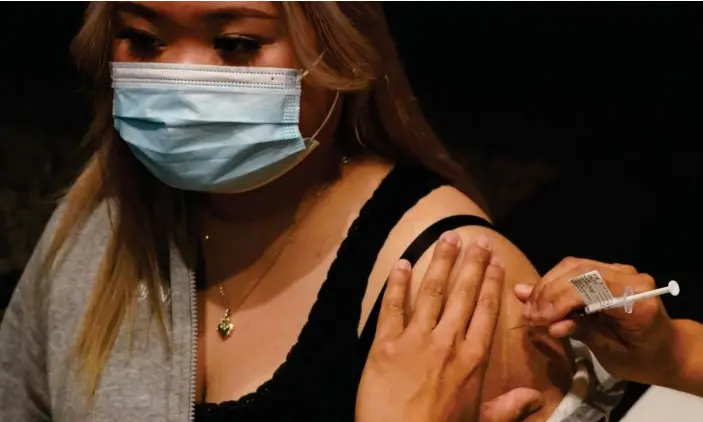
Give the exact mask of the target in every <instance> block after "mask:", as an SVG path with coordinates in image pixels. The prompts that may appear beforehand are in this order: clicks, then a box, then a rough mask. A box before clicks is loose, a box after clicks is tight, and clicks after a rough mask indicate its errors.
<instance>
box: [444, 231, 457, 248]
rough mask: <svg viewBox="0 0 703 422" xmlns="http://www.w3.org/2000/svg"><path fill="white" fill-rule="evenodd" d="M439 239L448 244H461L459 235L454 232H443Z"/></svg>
mask: <svg viewBox="0 0 703 422" xmlns="http://www.w3.org/2000/svg"><path fill="white" fill-rule="evenodd" d="M440 239H441V240H442V241H444V242H447V243H449V244H450V245H454V246H459V245H461V239H460V238H459V235H458V234H456V233H454V232H445V233H444V234H442V236H441V237H440Z"/></svg>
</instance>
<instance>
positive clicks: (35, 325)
mask: <svg viewBox="0 0 703 422" xmlns="http://www.w3.org/2000/svg"><path fill="white" fill-rule="evenodd" d="M47 232H49V230H47ZM49 241H50V236H49V235H48V234H47V233H45V234H44V235H43V236H42V239H41V240H40V241H39V244H38V245H37V247H36V248H35V251H34V254H33V255H32V258H31V259H30V261H29V263H28V264H27V266H26V267H25V270H24V273H23V275H22V277H21V279H20V281H19V284H18V285H17V288H16V289H15V291H14V293H13V295H12V299H11V300H10V304H9V306H8V308H7V310H6V311H5V315H4V317H3V320H2V324H1V325H0V420H2V421H4V422H5V421H6V422H26V421H48V420H51V412H50V397H49V388H48V381H47V371H46V353H47V344H46V342H47V333H46V318H47V303H48V294H49V292H48V290H47V289H48V286H47V284H46V283H44V281H43V279H42V278H41V274H40V273H41V266H42V261H43V259H44V251H45V250H46V245H47V243H48V242H49Z"/></svg>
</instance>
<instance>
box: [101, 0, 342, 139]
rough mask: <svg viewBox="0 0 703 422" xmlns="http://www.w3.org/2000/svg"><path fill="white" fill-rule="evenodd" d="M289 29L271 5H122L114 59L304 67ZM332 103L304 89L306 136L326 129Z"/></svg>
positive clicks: (324, 134) (327, 94)
mask: <svg viewBox="0 0 703 422" xmlns="http://www.w3.org/2000/svg"><path fill="white" fill-rule="evenodd" d="M283 28H284V25H283V17H281V16H280V15H279V13H278V10H277V9H276V7H274V5H273V4H272V3H270V2H120V3H118V5H117V16H116V22H115V37H114V39H113V50H112V51H113V57H112V60H113V61H116V62H154V63H184V64H199V65H221V66H253V67H279V68H299V66H298V64H297V60H296V57H295V54H294V52H293V49H292V47H291V44H290V40H289V38H288V37H287V36H286V34H285V32H284V29H283ZM310 30H312V29H310ZM332 100H333V95H332V94H331V93H330V92H329V91H325V90H320V89H316V88H313V87H311V86H310V85H304V87H303V96H302V100H301V112H300V130H301V132H302V134H303V136H311V135H312V134H313V133H314V132H315V131H316V130H317V129H318V128H319V127H320V125H321V124H322V122H323V120H324V118H325V116H326V115H327V113H328V112H329V109H330V107H331V106H332ZM338 108H339V105H338ZM336 111H338V110H336ZM338 114H339V113H335V115H338ZM337 121H338V116H333V118H331V119H330V121H329V122H328V123H327V124H326V125H325V128H323V130H322V132H320V134H319V135H318V139H320V140H325V139H327V138H329V137H330V136H331V134H332V133H333V131H334V128H335V127H336V125H337Z"/></svg>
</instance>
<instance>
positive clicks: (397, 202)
mask: <svg viewBox="0 0 703 422" xmlns="http://www.w3.org/2000/svg"><path fill="white" fill-rule="evenodd" d="M445 184H446V182H445V181H444V180H443V179H442V178H440V177H438V176H437V175H435V174H433V173H431V172H429V171H427V170H425V169H424V168H421V167H417V166H413V165H407V164H400V165H397V166H396V167H395V168H394V169H393V171H391V172H390V173H389V175H388V176H387V177H386V178H385V179H384V180H383V182H381V184H380V185H379V187H378V188H377V189H376V191H375V192H374V194H373V196H372V197H371V199H369V200H368V201H367V202H366V204H365V205H364V206H363V207H362V209H361V211H360V213H359V216H358V217H357V219H356V220H355V221H354V223H353V224H352V226H351V228H350V229H349V232H348V234H347V237H346V238H345V239H344V241H343V242H342V244H341V245H340V247H339V249H338V251H337V257H336V259H335V260H334V262H333V263H332V265H331V267H330V269H329V272H328V274H327V279H326V280H325V282H324V283H323V284H322V287H321V288H320V291H319V293H318V297H317V300H316V301H315V303H314V304H313V306H312V309H311V311H310V314H309V316H308V321H307V323H306V324H305V326H304V327H303V329H302V331H301V333H300V335H299V337H298V341H297V342H296V344H295V345H294V346H293V347H292V349H291V350H290V352H289V353H288V356H287V358H286V360H285V361H284V362H283V364H281V366H280V367H279V368H278V369H277V370H276V372H275V373H274V375H273V377H272V378H271V379H270V380H268V381H266V382H265V383H264V384H263V385H261V386H260V387H259V388H258V389H257V390H256V391H255V392H253V393H250V394H247V395H246V396H244V397H242V398H240V399H239V400H234V401H228V402H223V403H220V404H212V403H204V404H197V405H196V406H195V419H196V420H197V421H201V422H218V421H237V422H264V421H265V422H279V421H306V422H310V421H325V422H336V421H349V422H352V421H353V420H354V405H355V401H356V391H357V387H358V384H359V379H360V376H361V371H362V369H363V364H364V362H365V360H366V356H367V355H368V352H369V347H370V345H371V341H372V340H373V336H374V333H375V329H376V322H375V321H376V320H375V318H377V313H378V310H377V308H378V304H379V303H380V302H377V303H376V305H375V306H374V309H373V312H374V314H375V315H376V316H373V315H374V314H372V317H373V318H374V319H373V320H372V319H369V322H368V323H367V324H366V326H365V327H364V330H363V334H362V338H361V339H360V338H359V336H358V335H357V327H358V326H359V321H360V318H361V302H362V300H363V298H364V295H365V293H366V288H367V283H368V279H369V276H370V275H371V270H372V269H373V266H374V264H375V262H376V257H377V256H378V253H379V252H380V250H381V248H382V247H383V245H384V244H385V242H386V239H387V238H388V235H389V234H390V232H391V230H392V229H393V227H395V225H396V224H397V223H398V221H399V220H400V219H401V218H402V217H403V215H404V214H405V213H406V212H407V211H408V210H409V209H410V208H412V207H413V206H414V205H415V204H416V203H417V202H418V201H419V200H420V199H422V198H423V197H425V196H427V195H428V194H429V193H430V192H432V191H433V190H434V189H436V188H438V187H440V186H442V185H445ZM466 225H480V226H484V227H491V225H490V224H489V223H488V222H486V221H485V220H482V219H480V218H478V217H474V216H455V217H449V218H447V219H444V220H441V221H439V222H438V223H436V224H434V225H433V226H431V227H430V228H429V229H427V230H426V231H425V232H424V233H423V234H422V235H420V236H419V237H418V239H416V240H415V241H414V242H413V243H412V244H411V246H410V247H409V248H408V250H407V251H406V253H405V255H404V256H406V258H408V259H412V258H414V260H417V259H418V258H419V256H421V255H422V253H423V252H424V251H425V250H426V249H427V248H428V247H429V246H431V245H432V244H433V243H434V240H436V239H437V237H438V236H439V235H440V234H441V233H442V232H443V231H445V230H449V229H452V228H456V227H459V226H466ZM196 273H197V274H201V275H202V271H198V272H196ZM384 289H385V287H384ZM235 364H236V363H235Z"/></svg>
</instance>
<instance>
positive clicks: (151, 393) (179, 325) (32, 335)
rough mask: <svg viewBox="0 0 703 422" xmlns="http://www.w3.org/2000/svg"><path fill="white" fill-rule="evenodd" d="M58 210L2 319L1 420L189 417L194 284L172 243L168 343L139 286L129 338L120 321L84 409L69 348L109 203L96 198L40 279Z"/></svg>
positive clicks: (102, 241)
mask: <svg viewBox="0 0 703 422" xmlns="http://www.w3.org/2000/svg"><path fill="white" fill-rule="evenodd" d="M59 214H60V211H57V212H56V213H54V216H53V217H52V219H51V221H50V222H49V224H48V226H47V229H46V230H45V232H44V234H43V236H42V238H41V239H40V241H39V244H38V245H37V247H36V249H35V251H34V254H33V256H32V258H31V259H30V262H29V263H28V265H27V267H26V269H25V272H24V274H23V275H22V278H21V280H20V282H19V285H18V287H17V290H16V291H15V293H14V295H13V297H12V299H11V301H10V305H9V307H8V309H7V311H6V312H5V316H4V319H3V321H2V326H0V421H2V422H27V421H49V420H51V421H57V422H64V421H65V422H81V421H101V422H110V421H120V422H124V421H180V422H185V421H187V420H189V419H192V415H191V409H192V406H191V404H192V403H191V401H192V399H191V398H192V397H193V394H192V391H193V383H194V379H195V375H194V367H195V366H194V364H193V363H194V359H195V354H194V353H193V345H194V342H193V336H194V335H195V330H193V328H192V325H191V321H193V318H192V315H191V313H192V312H193V311H194V310H195V301H194V295H195V290H194V286H193V285H192V283H191V277H190V273H189V271H188V269H187V268H186V267H185V265H184V263H183V262H182V261H181V260H180V258H178V256H179V255H178V254H176V253H174V254H171V255H172V257H173V258H172V261H171V289H170V291H168V292H161V298H162V300H163V301H164V309H165V310H166V314H165V316H166V325H167V329H168V334H169V340H170V346H171V352H170V353H169V351H168V348H167V347H166V345H165V343H164V341H163V340H161V338H162V336H161V335H160V333H159V330H158V327H157V325H156V323H155V322H154V321H153V320H152V318H151V317H150V311H149V305H148V301H146V300H145V299H146V295H147V292H146V291H142V295H141V296H140V299H139V305H138V310H137V315H136V318H135V325H134V337H133V339H132V344H131V345H130V339H129V332H128V331H129V330H128V328H127V327H125V328H124V329H123V330H122V332H121V333H120V335H119V337H118V339H117V341H116V343H115V346H114V349H113V351H112V354H111V355H110V358H109V360H108V362H107V365H106V367H105V369H104V371H103V373H102V377H101V379H100V383H99V385H98V389H97V393H96V396H95V400H94V402H93V404H92V406H91V407H90V409H91V410H90V411H87V410H86V409H87V407H86V405H85V399H84V397H85V394H84V393H83V390H82V388H81V385H80V384H79V383H78V382H76V379H75V371H74V368H72V365H71V358H70V356H71V352H72V348H73V345H74V342H75V339H76V335H77V331H78V329H79V327H80V325H81V323H82V319H83V315H84V312H85V310H86V307H87V304H88V300H89V297H90V293H91V290H92V287H93V280H94V279H95V275H96V273H97V270H98V266H99V265H100V262H101V260H102V257H103V254H104V253H105V249H106V247H107V243H108V240H109V236H110V227H111V226H110V221H109V218H108V213H107V206H105V205H104V206H101V207H100V208H98V209H97V210H96V212H95V213H94V214H93V215H92V216H91V218H90V219H89V221H88V222H87V224H85V225H84V226H83V227H82V229H81V230H80V231H79V233H77V236H76V238H75V240H73V241H71V242H70V243H69V244H68V245H67V246H66V247H65V248H64V251H63V253H62V254H61V255H60V257H59V259H58V260H57V263H56V265H55V267H54V271H53V272H52V273H51V277H50V278H49V279H40V278H39V277H38V274H39V270H40V268H41V265H42V261H43V259H44V256H45V254H46V251H47V250H48V247H49V245H50V243H51V240H52V237H53V233H54V231H55V229H56V225H57V223H58V221H57V220H58V219H59V217H58V216H59ZM130 346H131V347H130Z"/></svg>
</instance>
